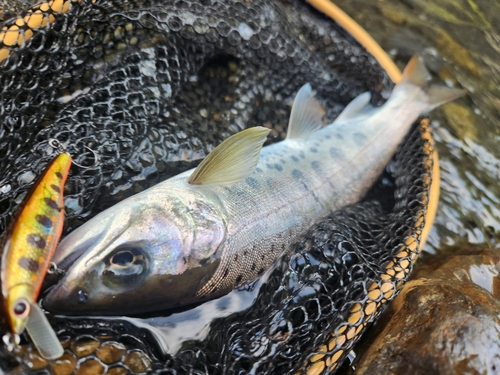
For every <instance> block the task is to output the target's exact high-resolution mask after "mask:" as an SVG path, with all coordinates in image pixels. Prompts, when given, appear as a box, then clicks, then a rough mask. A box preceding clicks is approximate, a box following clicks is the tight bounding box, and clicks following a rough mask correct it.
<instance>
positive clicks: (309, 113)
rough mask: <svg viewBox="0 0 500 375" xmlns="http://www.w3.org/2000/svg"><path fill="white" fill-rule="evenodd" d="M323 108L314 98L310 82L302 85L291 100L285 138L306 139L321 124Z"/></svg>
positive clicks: (323, 113)
mask: <svg viewBox="0 0 500 375" xmlns="http://www.w3.org/2000/svg"><path fill="white" fill-rule="evenodd" d="M324 115H325V110H324V108H323V107H322V106H321V104H319V102H318V101H317V100H316V99H315V98H314V92H313V91H312V89H311V84H309V83H306V84H305V85H304V86H302V87H301V88H300V90H299V92H298V93H297V96H296V97H295V100H294V101H293V106H292V113H291V114H290V121H289V122H288V133H287V135H286V139H307V137H309V136H310V135H311V134H312V133H314V132H315V131H316V130H318V129H320V128H321V127H322V126H323V116H324Z"/></svg>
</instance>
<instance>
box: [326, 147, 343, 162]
mask: <svg viewBox="0 0 500 375" xmlns="http://www.w3.org/2000/svg"><path fill="white" fill-rule="evenodd" d="M329 152H330V157H331V158H332V159H343V158H344V153H343V152H342V151H341V150H340V149H338V148H337V147H330V150H329Z"/></svg>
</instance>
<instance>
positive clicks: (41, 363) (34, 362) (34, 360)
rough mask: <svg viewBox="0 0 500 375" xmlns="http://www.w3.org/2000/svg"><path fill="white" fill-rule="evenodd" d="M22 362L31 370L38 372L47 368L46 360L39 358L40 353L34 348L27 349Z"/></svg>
mask: <svg viewBox="0 0 500 375" xmlns="http://www.w3.org/2000/svg"><path fill="white" fill-rule="evenodd" d="M24 361H25V363H27V364H28V366H29V368H31V369H32V370H39V369H41V368H44V367H45V366H47V363H48V362H47V360H46V359H44V358H42V357H41V356H40V353H39V352H38V350H37V349H35V348H29V349H28V350H27V351H26V353H25V354H24Z"/></svg>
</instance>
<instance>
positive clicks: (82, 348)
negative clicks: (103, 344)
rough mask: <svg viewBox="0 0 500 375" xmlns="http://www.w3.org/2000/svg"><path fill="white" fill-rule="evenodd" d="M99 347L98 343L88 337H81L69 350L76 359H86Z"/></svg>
mask: <svg viewBox="0 0 500 375" xmlns="http://www.w3.org/2000/svg"><path fill="white" fill-rule="evenodd" d="M98 346H99V341H98V340H96V339H95V338H93V337H90V336H83V337H80V338H79V339H77V340H76V341H75V342H74V343H73V344H72V345H71V350H72V351H73V353H75V354H76V355H77V356H78V357H86V356H88V355H90V354H92V353H93V352H94V351H95V350H96V349H97V347H98Z"/></svg>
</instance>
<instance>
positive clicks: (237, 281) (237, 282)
mask: <svg viewBox="0 0 500 375" xmlns="http://www.w3.org/2000/svg"><path fill="white" fill-rule="evenodd" d="M241 280H243V275H238V277H237V278H236V284H239V283H240V282H241Z"/></svg>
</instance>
